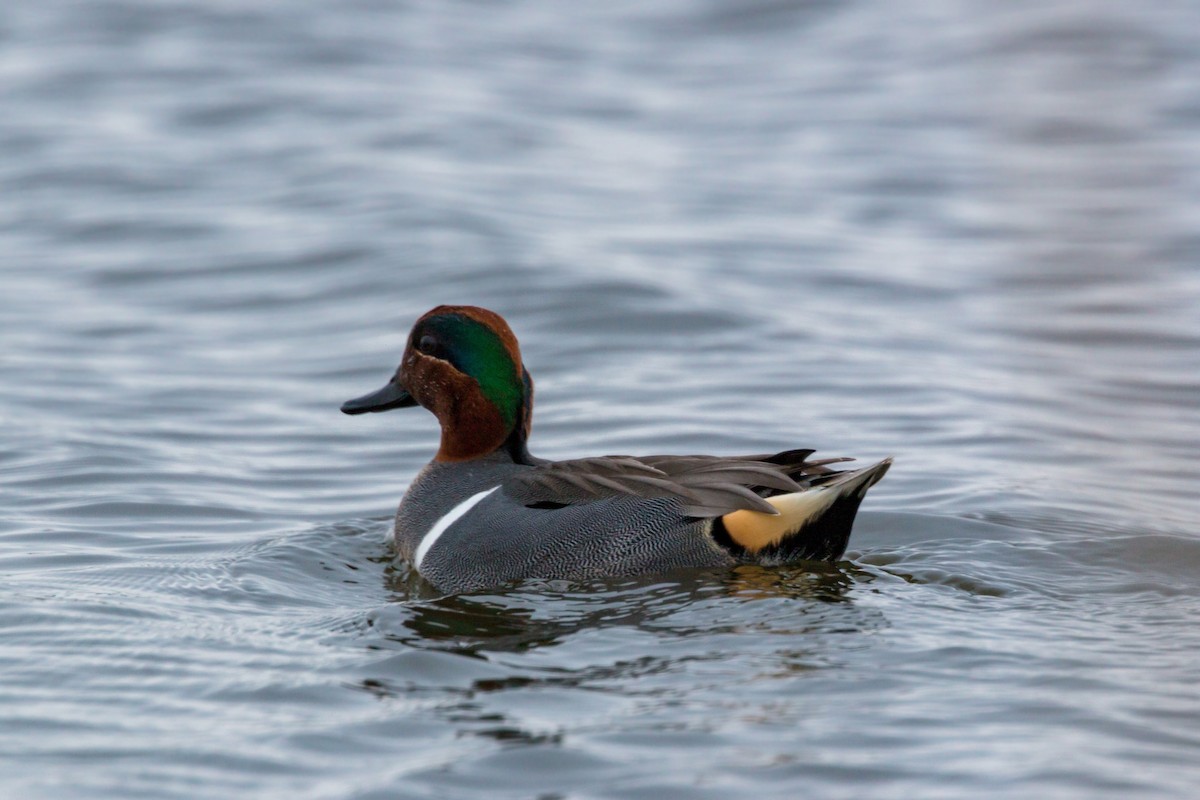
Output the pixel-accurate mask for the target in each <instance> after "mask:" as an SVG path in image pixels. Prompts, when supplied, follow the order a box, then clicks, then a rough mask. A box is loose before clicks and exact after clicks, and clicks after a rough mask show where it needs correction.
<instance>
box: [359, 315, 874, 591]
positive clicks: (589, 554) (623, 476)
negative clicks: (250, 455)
mask: <svg viewBox="0 0 1200 800" xmlns="http://www.w3.org/2000/svg"><path fill="white" fill-rule="evenodd" d="M416 406H422V407H424V408H426V409H428V410H429V411H431V412H432V413H433V415H434V416H435V417H436V418H437V420H438V422H439V424H440V426H441V441H440V443H439V446H438V450H437V453H436V454H435V455H434V457H433V460H431V461H430V462H429V463H428V464H427V465H425V467H424V468H422V469H421V470H420V472H418V473H417V475H416V476H415V477H414V478H413V480H412V482H411V484H410V485H409V487H408V490H407V491H406V492H405V493H404V496H403V498H402V500H401V502H400V506H399V508H398V510H397V512H396V516H395V523H394V527H393V533H392V538H393V543H394V548H395V553H396V555H397V557H399V558H401V559H403V560H404V561H406V562H407V563H408V564H409V565H410V566H411V568H412V569H413V570H415V571H416V573H417V574H418V575H420V577H421V578H423V579H424V580H425V581H427V582H428V583H430V584H432V585H433V586H434V587H435V588H436V589H438V590H440V591H443V592H447V593H451V594H457V593H463V592H471V591H478V590H483V589H490V588H495V587H499V586H501V585H504V584H509V583H512V582H517V581H521V580H525V579H546V580H564V581H570V582H581V581H589V580H602V579H607V578H619V577H632V576H637V575H643V574H652V573H666V572H669V571H673V570H678V569H711V568H732V567H736V566H738V565H743V564H763V565H779V564H784V563H789V562H795V561H805V560H811V561H828V562H832V561H837V560H838V559H839V558H841V556H842V555H843V553H844V552H845V550H846V547H847V543H848V542H849V539H850V531H851V528H852V526H853V524H854V518H855V515H856V514H857V512H858V508H859V505H860V503H861V502H862V500H863V497H864V496H865V495H866V492H867V490H868V489H870V488H871V487H872V486H874V485H875V484H876V483H878V482H879V480H880V479H881V478H883V476H884V474H885V473H886V472H887V471H888V468H889V467H890V466H891V463H892V459H891V458H885V459H884V460H882V461H880V462H878V463H876V464H873V465H872V466H869V467H865V468H861V469H840V468H835V467H834V466H833V465H835V464H839V463H841V462H845V461H851V460H853V459H849V458H822V459H813V458H812V457H811V456H812V455H813V454H814V453H815V452H816V451H815V450H811V449H789V450H783V451H781V452H778V453H768V454H759V455H748V456H733V457H730V456H713V455H683V456H674V455H651V456H625V455H609V456H599V457H586V458H576V459H569V460H561V461H549V460H546V459H542V458H537V457H535V456H533V455H532V454H531V453H530V452H529V436H530V430H531V428H532V422H533V380H532V378H531V377H530V375H529V371H528V370H527V369H526V368H525V365H524V362H523V361H522V359H521V350H520V347H519V345H518V343H517V338H516V336H515V335H514V334H513V332H512V329H511V328H510V327H509V325H508V323H507V322H505V320H504V318H503V317H501V316H500V315H499V314H497V313H495V312H493V311H489V310H487V309H485V308H480V307H478V306H468V305H441V306H438V307H436V308H434V309H432V310H431V311H429V312H427V313H425V314H424V315H422V316H421V317H420V318H419V319H418V320H417V321H416V323H415V324H414V325H413V328H412V331H411V332H410V333H409V336H408V340H407V343H406V345H405V348H404V353H403V355H402V356H401V360H400V366H399V367H398V368H397V370H396V372H395V374H394V375H393V376H392V378H391V380H390V381H388V383H387V384H386V385H384V387H383V388H382V389H379V390H378V391H375V392H371V393H370V394H366V395H363V396H362V397H358V398H355V399H353V400H349V401H347V402H345V403H344V404H343V405H342V407H341V410H342V411H343V412H344V413H346V414H364V413H368V412H382V411H389V410H392V409H397V408H412V407H416Z"/></svg>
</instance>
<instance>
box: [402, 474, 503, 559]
mask: <svg viewBox="0 0 1200 800" xmlns="http://www.w3.org/2000/svg"><path fill="white" fill-rule="evenodd" d="M499 488H500V487H499V486H493V487H492V488H490V489H488V490H486V491H483V492H480V493H479V494H473V495H471V496H470V497H468V498H467V499H466V500H463V501H462V502H461V503H459V504H458V505H456V506H455V507H454V508H452V509H450V510H449V511H447V512H446V513H445V515H444V516H443V517H442V518H441V519H439V520H438V521H437V522H435V523H434V524H433V527H432V528H430V529H429V533H427V534H425V538H423V539H422V540H421V544H419V545H417V554H416V555H415V556H413V569H415V570H416V571H417V572H420V571H421V562H422V561H424V560H425V555H426V554H427V553H428V552H429V548H431V547H433V543H434V542H436V541H437V540H438V537H440V536H441V535H442V534H443V533H445V532H446V529H447V528H449V527H450V526H451V525H453V524H454V523H455V522H458V518H459V517H461V516H462V515H463V514H465V513H467V512H468V511H470V510H471V509H472V508H474V507H475V504H476V503H478V502H479V501H480V500H482V499H483V498H485V497H487V496H488V495H489V494H491V493H492V492H494V491H496V490H497V489H499Z"/></svg>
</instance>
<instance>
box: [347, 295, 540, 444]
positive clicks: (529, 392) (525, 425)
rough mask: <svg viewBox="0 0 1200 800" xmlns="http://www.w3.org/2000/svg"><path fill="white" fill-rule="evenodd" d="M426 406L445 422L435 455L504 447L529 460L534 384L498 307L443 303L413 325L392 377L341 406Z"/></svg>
mask: <svg viewBox="0 0 1200 800" xmlns="http://www.w3.org/2000/svg"><path fill="white" fill-rule="evenodd" d="M417 405H420V406H424V407H425V408H427V409H429V410H430V411H432V412H433V413H434V415H435V416H436V417H437V418H438V422H439V423H441V426H442V442H441V446H440V448H439V449H438V452H437V456H436V457H435V460H437V461H469V460H471V459H474V458H482V457H483V456H487V455H490V454H492V453H494V452H496V451H497V450H505V451H506V452H507V453H508V454H509V455H511V456H512V458H513V460H514V461H516V462H518V463H530V462H531V456H530V455H529V451H528V449H527V448H526V444H525V442H526V441H527V439H528V438H529V429H530V424H531V417H532V412H533V381H532V380H531V379H530V377H529V372H528V371H526V369H525V367H524V365H523V364H522V363H521V350H520V348H519V347H518V345H517V337H516V336H514V335H513V332H512V330H511V329H510V328H509V327H508V323H507V322H505V321H504V319H503V318H502V317H501V316H500V315H499V314H496V313H495V312H492V311H488V310H487V309H486V308H478V307H476V306H438V307H437V308H435V309H433V310H432V311H430V312H428V313H426V314H425V315H424V316H422V317H421V318H420V319H418V320H417V323H416V324H415V325H413V329H412V333H410V334H409V336H408V344H407V346H406V347H405V348H404V356H403V357H402V358H401V360H400V366H399V368H397V370H396V374H395V375H394V376H392V379H391V381H390V382H389V383H388V384H387V385H386V386H384V387H383V388H382V389H380V390H379V391H377V392H372V393H371V394H368V395H363V396H362V397H358V398H355V399H354V400H348V401H347V402H345V403H343V404H342V411H343V412H344V413H346V414H363V413H366V412H367V411H388V410H390V409H393V408H410V407H412V406H417Z"/></svg>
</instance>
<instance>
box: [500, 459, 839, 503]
mask: <svg viewBox="0 0 1200 800" xmlns="http://www.w3.org/2000/svg"><path fill="white" fill-rule="evenodd" d="M812 452H813V451H811V450H789V451H785V452H783V453H777V454H774V455H765V456H749V457H745V458H728V457H722V456H641V457H635V456H600V457H597V458H579V459H573V460H569V461H552V462H548V463H545V464H540V465H538V466H535V467H533V468H531V469H528V470H523V471H522V472H521V473H520V474H518V475H515V476H513V477H511V478H509V479H508V480H506V481H505V482H504V491H505V492H506V493H507V494H509V495H510V496H512V497H513V498H514V499H516V500H517V501H519V502H520V503H522V504H523V505H526V506H529V507H532V508H561V507H563V506H573V505H580V504H583V503H589V502H592V501H595V500H600V499H602V498H606V497H614V496H622V495H626V496H633V497H642V498H646V499H650V498H660V497H669V498H674V499H676V500H678V501H679V503H680V504H681V506H682V511H683V513H684V514H685V515H687V516H689V517H719V516H722V515H724V514H728V513H729V512H731V511H737V510H741V509H745V510H748V511H760V512H762V513H765V514H778V513H779V512H778V510H777V509H776V508H775V506H773V505H771V504H770V503H768V502H767V501H766V500H764V499H763V498H764V497H767V496H771V495H773V494H779V493H789V492H799V491H803V490H804V489H805V488H808V487H810V486H813V485H816V484H817V483H818V482H820V481H821V479H822V478H823V477H824V476H827V475H828V476H831V475H834V474H837V473H836V471H834V470H830V469H828V468H827V467H825V466H824V465H825V464H828V463H834V462H836V461H844V460H847V459H824V460H822V461H807V460H806V459H807V456H808V455H810V454H811V453H812Z"/></svg>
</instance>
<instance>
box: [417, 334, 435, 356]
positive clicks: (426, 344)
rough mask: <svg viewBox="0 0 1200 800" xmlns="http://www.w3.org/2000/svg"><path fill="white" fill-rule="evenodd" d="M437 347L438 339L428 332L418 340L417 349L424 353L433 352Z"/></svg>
mask: <svg viewBox="0 0 1200 800" xmlns="http://www.w3.org/2000/svg"><path fill="white" fill-rule="evenodd" d="M436 348H437V339H435V338H433V337H432V336H430V335H429V334H428V333H427V334H425V335H424V336H422V337H421V341H419V342H417V349H418V350H420V351H421V352H422V353H432V352H433V351H434V350H435V349H436Z"/></svg>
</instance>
